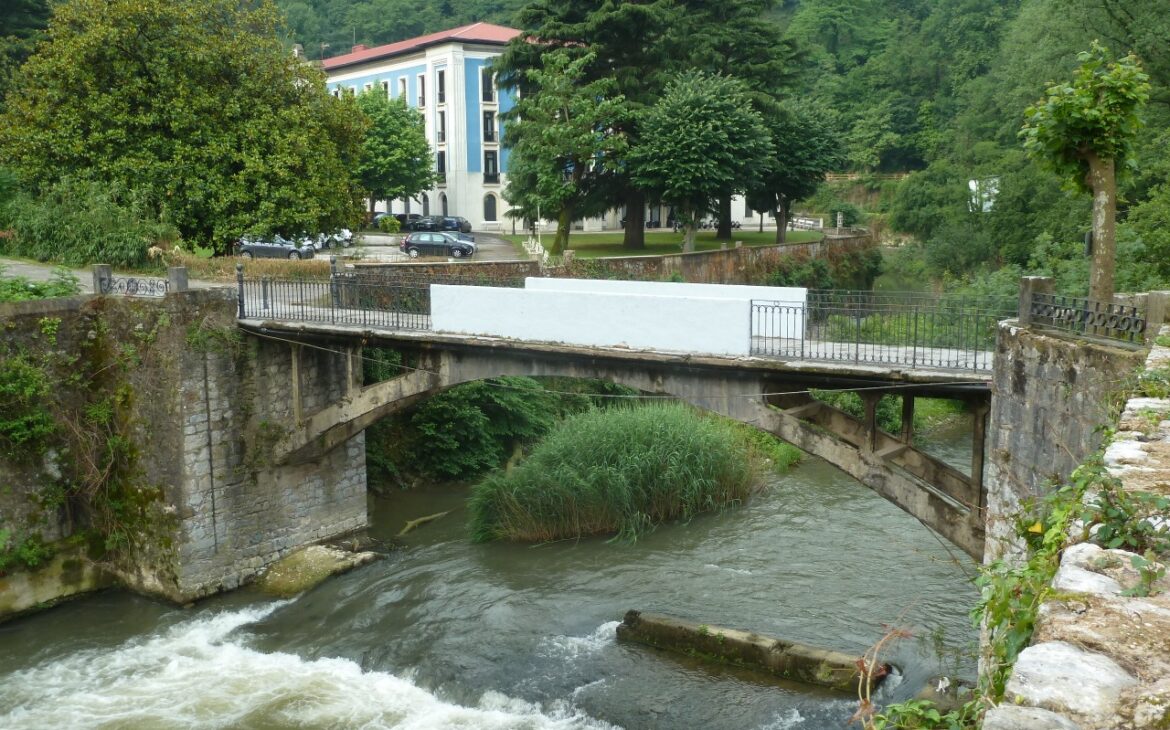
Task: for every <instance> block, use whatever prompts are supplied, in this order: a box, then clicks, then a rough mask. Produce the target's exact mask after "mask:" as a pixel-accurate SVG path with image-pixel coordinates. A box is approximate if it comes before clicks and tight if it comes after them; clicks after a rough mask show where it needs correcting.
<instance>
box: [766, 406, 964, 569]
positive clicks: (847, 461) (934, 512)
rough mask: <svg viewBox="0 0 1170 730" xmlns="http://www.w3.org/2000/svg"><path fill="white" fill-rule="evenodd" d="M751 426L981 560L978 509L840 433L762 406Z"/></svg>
mask: <svg viewBox="0 0 1170 730" xmlns="http://www.w3.org/2000/svg"><path fill="white" fill-rule="evenodd" d="M749 423H752V425H754V426H756V427H758V428H762V429H764V430H766V431H770V432H771V433H773V434H775V435H777V436H779V437H780V438H782V439H784V440H785V441H787V442H789V443H790V444H792V445H793V446H795V447H797V448H798V449H800V450H802V451H806V452H808V453H810V454H812V455H814V456H819V457H821V458H822V459H824V460H825V461H828V462H829V463H830V464H833V465H834V466H836V467H837V468H838V469H840V470H841V471H843V472H845V473H846V474H848V475H850V476H851V477H853V478H854V479H856V480H857V481H859V482H861V483H862V484H864V485H865V486H867V487H869V488H870V489H872V490H874V491H875V492H877V493H878V494H880V495H882V496H883V497H885V498H886V499H888V500H890V501H891V502H893V503H894V504H896V505H897V506H898V507H900V508H902V509H903V510H904V511H906V512H908V513H910V514H911V515H913V516H914V517H915V518H917V519H918V520H919V521H920V522H922V523H923V524H925V525H926V526H927V527H929V528H930V529H932V530H934V531H935V532H937V533H938V534H940V535H942V536H943V537H945V538H946V539H947V540H950V541H951V542H952V543H954V544H955V545H957V546H958V547H959V548H960V549H962V550H963V552H965V553H967V554H968V555H970V556H971V557H973V558H975V559H976V560H982V559H983V518H982V515H981V513H980V512H979V511H978V510H969V509H968V508H967V507H966V506H965V505H963V504H961V503H959V502H957V501H955V500H954V499H951V498H950V497H948V496H946V495H945V494H943V493H942V492H940V491H938V490H936V489H935V488H934V487H932V486H931V485H929V484H927V483H925V482H924V481H922V480H920V479H917V478H915V477H913V476H912V475H910V474H908V473H906V472H904V471H903V470H901V469H896V468H893V467H892V466H891V465H890V464H889V463H887V461H886V460H885V459H883V458H881V457H880V456H878V455H877V454H873V453H866V452H864V451H862V450H861V449H859V448H858V447H856V446H854V445H852V444H850V443H847V442H845V441H843V440H841V439H840V438H839V437H838V435H837V434H831V433H829V432H828V431H826V430H823V429H821V428H819V427H817V426H815V425H813V424H810V423H807V422H805V421H802V420H800V419H799V418H793V417H792V416H789V415H788V414H786V413H784V412H783V411H780V410H777V409H774V408H767V407H764V406H761V407H760V412H759V413H758V415H757V416H756V418H755V419H754V420H752V421H749ZM909 451H910V450H908V452H909ZM908 452H903V453H908Z"/></svg>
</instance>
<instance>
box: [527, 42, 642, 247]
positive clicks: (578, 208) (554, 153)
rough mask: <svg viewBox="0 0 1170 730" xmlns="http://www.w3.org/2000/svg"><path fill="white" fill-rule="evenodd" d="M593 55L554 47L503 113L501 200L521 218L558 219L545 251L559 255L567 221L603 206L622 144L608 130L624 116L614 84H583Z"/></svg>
mask: <svg viewBox="0 0 1170 730" xmlns="http://www.w3.org/2000/svg"><path fill="white" fill-rule="evenodd" d="M595 60H596V57H595V55H594V54H592V53H584V54H580V53H577V54H573V53H571V52H570V51H569V50H568V49H563V48H562V49H558V50H555V51H552V52H550V53H547V54H545V55H544V56H543V57H542V58H541V61H540V62H541V64H542V65H541V67H538V68H530V69H527V70H526V71H525V72H524V75H525V81H526V87H527V88H529V89H531V92H530V93H527V94H524V95H523V96H521V97H520V99H519V100H517V102H516V106H515V107H514V108H513V109H512V111H510V112H509V113H508V116H507V123H508V133H507V135H505V137H504V144H505V146H507V147H509V148H511V150H512V155H511V157H510V158H509V163H508V186H507V188H506V189H505V191H504V196H505V197H506V198H507V199H508V201H509V202H510V203H511V204H512V205H513V206H517V207H518V208H519V209H520V212H521V213H522V214H523V215H524V217H526V218H529V219H532V220H535V219H536V218H537V217H538V211H539V214H540V216H543V217H546V218H555V219H556V220H557V233H556V238H555V240H554V243H553V248H552V252H553V253H555V254H560V253H563V252H564V250H565V248H566V247H567V244H568V239H569V229H570V226H571V224H572V222H573V221H574V220H577V219H579V218H581V217H583V216H585V215H596V214H599V213H602V212H604V210H605V209H606V208H607V207H609V206H608V203H607V202H606V200H605V197H604V195H603V194H602V191H603V188H604V186H605V184H606V182H607V181H608V180H609V178H611V177H612V176H613V174H614V173H615V172H617V171H619V170H620V166H621V160H622V157H623V155H624V154H625V152H626V150H627V147H628V144H627V141H626V137H625V135H623V134H620V133H615V132H614V131H613V130H615V129H616V128H618V127H620V126H621V125H622V123H623V122H624V121H625V118H626V117H628V116H629V113H630V112H629V110H628V108H627V105H626V103H625V98H624V97H623V96H622V95H621V94H620V93H618V92H617V90H616V89H617V84H616V82H615V81H614V80H613V79H609V78H604V79H597V80H593V81H587V80H586V71H587V68H588V67H589V66H590V65H591V64H593V63H594V62H595Z"/></svg>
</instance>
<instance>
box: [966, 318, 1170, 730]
mask: <svg viewBox="0 0 1170 730" xmlns="http://www.w3.org/2000/svg"><path fill="white" fill-rule="evenodd" d="M1162 333H1163V335H1164V336H1170V327H1163V328H1162ZM1146 368H1147V370H1154V369H1164V368H1170V348H1167V347H1164V346H1155V347H1154V348H1153V350H1152V351H1151V352H1150V354H1149V357H1148V358H1147V359H1146ZM1105 463H1106V467H1107V468H1108V470H1109V472H1110V474H1112V475H1113V476H1115V477H1117V478H1118V479H1119V480H1120V481H1121V484H1122V487H1123V488H1124V489H1126V490H1134V491H1146V492H1154V493H1157V494H1162V495H1168V496H1170V399H1167V398H1145V397H1135V398H1130V399H1129V401H1128V402H1127V403H1126V405H1125V410H1124V412H1123V413H1122V416H1121V420H1120V422H1119V424H1118V431H1117V433H1116V434H1115V436H1114V437H1113V439H1112V441H1111V443H1110V444H1109V446H1108V448H1107V449H1106V451H1105ZM1132 557H1133V556H1132V555H1131V554H1130V553H1127V552H1125V551H1123V550H1103V549H1102V548H1100V547H1097V546H1096V545H1093V544H1089V543H1081V544H1077V545H1073V546H1071V547H1068V548H1066V549H1065V550H1064V553H1063V555H1062V556H1061V563H1060V568H1059V570H1058V571H1057V574H1056V577H1055V578H1054V579H1053V582H1052V589H1053V592H1052V597H1051V598H1050V599H1049V600H1048V601H1047V602H1046V603H1044V605H1043V606H1041V608H1040V613H1039V617H1038V619H1037V626H1036V632H1035V634H1034V635H1033V638H1032V645H1031V646H1029V647H1028V648H1027V649H1025V650H1024V651H1023V652H1021V653H1020V656H1019V659H1018V660H1017V661H1016V664H1015V667H1014V669H1013V671H1012V675H1011V677H1010V679H1009V680H1008V683H1007V688H1006V691H1005V693H1004V697H1005V704H1003V705H1001V706H1000V707H997V708H995V709H993V710H991V711H990V712H988V714H987V716H986V718H985V720H984V724H983V730H1050V729H1051V730H1078V729H1079V730H1107V729H1113V728H1127V729H1132V730H1144V729H1145V728H1150V729H1151V730H1153V729H1155V728H1166V727H1170V580H1167V579H1166V578H1165V577H1163V578H1160V579H1159V580H1157V581H1156V582H1155V583H1154V585H1153V590H1152V591H1150V592H1151V593H1152V595H1150V596H1145V597H1138V596H1133V597H1127V596H1124V595H1122V594H1123V593H1124V592H1126V589H1131V588H1132V587H1133V586H1135V585H1136V584H1137V583H1138V582H1139V573H1138V571H1137V570H1136V569H1135V568H1134V567H1133V565H1132V562H1131V559H1132Z"/></svg>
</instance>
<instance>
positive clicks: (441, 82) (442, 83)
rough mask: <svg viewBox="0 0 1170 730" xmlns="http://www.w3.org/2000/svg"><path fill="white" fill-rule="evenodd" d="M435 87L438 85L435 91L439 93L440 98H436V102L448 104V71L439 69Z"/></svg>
mask: <svg viewBox="0 0 1170 730" xmlns="http://www.w3.org/2000/svg"><path fill="white" fill-rule="evenodd" d="M435 87H436V88H435V93H436V94H438V95H439V98H438V99H436V100H435V103H436V104H446V103H447V72H446V71H439V72H438V73H437V74H435Z"/></svg>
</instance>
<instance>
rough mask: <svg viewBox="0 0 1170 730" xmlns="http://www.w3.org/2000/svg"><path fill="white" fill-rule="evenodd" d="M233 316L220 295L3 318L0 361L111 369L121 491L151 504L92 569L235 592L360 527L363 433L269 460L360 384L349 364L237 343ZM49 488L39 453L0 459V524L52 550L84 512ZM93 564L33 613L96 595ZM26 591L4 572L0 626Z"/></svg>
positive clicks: (70, 574) (105, 303)
mask: <svg viewBox="0 0 1170 730" xmlns="http://www.w3.org/2000/svg"><path fill="white" fill-rule="evenodd" d="M235 311H236V310H235V293H234V292H233V291H230V290H203V291H189V292H183V293H179V294H170V295H167V296H166V297H165V298H164V299H131V298H120V297H74V298H68V299H54V300H45V301H38V302H26V303H20V304H6V305H0V323H2V332H3V337H4V348H3V349H0V359H3V358H10V357H15V356H17V353H20V352H23V353H27V354H28V357H29V359H30V361H32V362H34V363H42V362H44V363H51V362H56V361H59V360H61V359H62V358H66V359H67V358H71V357H77V358H79V360H78V361H77V363H78V364H77V366H76V370H77V371H78V372H89V371H90V370H93V369H95V368H96V369H98V370H99V371H101V370H102V367H101V366H103V365H104V364H105V363H106V362H107V361H108V362H110V363H113V365H111V366H110V367H108V368H106V369H105V370H104V374H103V375H102V376H101V377H102V378H104V379H106V380H104V381H103V382H104V385H103V387H108V388H111V389H114V388H116V389H118V392H120V393H122V394H123V395H122V397H123V401H122V402H124V403H125V404H126V405H125V406H124V412H122V414H121V415H120V416H119V417H120V418H125V419H126V423H128V424H129V431H128V432H127V433H128V435H129V438H130V440H131V442H132V444H131V449H132V452H133V453H134V454H135V457H134V460H133V465H134V473H133V475H132V476H130V477H128V478H129V479H132V480H133V481H132V484H133V485H134V488H135V489H136V490H141V493H142V494H150V493H152V492H153V491H156V490H157V491H158V492H160V494H161V497H160V498H159V499H157V500H151V501H149V502H148V503H146V504H145V505H144V506H143V510H144V512H143V514H144V515H145V516H144V517H142V518H139V519H138V521H137V523H135V524H132V525H129V524H128V525H127V526H126V527H127V528H128V529H130V530H131V532H132V534H131V535H130V545H129V546H128V547H127V546H123V547H122V549H121V550H120V551H119V554H118V557H117V558H116V559H112V560H111V559H110V557H109V556H105V557H102V558H101V560H100V567H101V568H103V569H104V570H105V571H107V572H108V573H110V574H112V575H113V576H114V577H115V578H116V579H117V580H118V581H119V582H121V583H122V584H124V585H126V586H128V587H131V588H133V589H135V590H139V591H141V592H144V593H149V594H153V595H160V596H163V597H166V598H169V599H171V600H174V601H178V602H186V601H189V600H191V599H193V598H198V597H200V596H205V595H209V594H211V593H214V592H217V591H220V590H225V589H231V588H235V587H236V586H238V585H240V584H241V583H243V582H246V581H248V580H249V579H251V578H252V577H253V576H254V575H256V574H257V573H258V572H259V571H260V570H262V569H263V568H264V567H265V566H266V565H268V564H270V563H272V562H274V561H276V560H278V559H279V558H280V557H282V556H283V555H285V554H286V553H288V552H289V551H291V550H293V549H295V548H297V547H300V546H303V545H306V544H309V543H313V542H317V541H320V540H325V539H329V538H332V537H335V536H338V535H341V534H344V533H347V532H352V531H354V530H357V529H361V528H363V527H365V524H366V480H365V475H366V472H365V448H364V446H365V445H364V437H363V435H362V434H358V435H356V436H354V437H353V438H351V439H349V440H348V441H347V442H346V443H344V444H343V445H341V446H339V447H338V448H336V449H334V450H332V451H330V452H328V453H326V454H324V455H323V456H322V457H321V459H320V460H319V461H316V462H313V463H309V464H300V465H289V466H280V467H275V466H272V465H271V463H270V455H271V451H272V446H273V444H274V443H275V441H276V440H278V439H279V437H280V436H281V435H282V434H283V433H284V432H285V430H287V429H289V428H295V427H296V423H297V421H298V420H299V418H301V417H302V416H304V415H306V414H308V413H311V412H312V411H313V410H315V409H318V408H321V407H324V406H325V405H326V404H327V403H330V402H332V401H334V400H336V399H337V398H339V397H341V396H342V394H343V393H344V392H345V391H346V390H347V388H350V387H355V386H357V385H359V384H360V381H359V378H360V370H359V365H358V360H357V359H356V358H351V357H349V356H348V355H346V354H335V353H332V352H324V351H321V350H316V349H311V348H304V349H301V350H294V349H293V348H292V347H291V346H289V345H288V344H287V343H280V342H271V341H266V340H259V339H248V340H245V339H244V338H243V337H241V336H240V333H239V331H238V329H237V327H236V318H235ZM294 362H295V363H296V366H295V367H294ZM95 363H96V364H97V365H95ZM109 379H112V380H109ZM59 385H60V387H61V388H62V389H63V390H65V391H68V389H69V388H70V387H71V386H70V385H69V384H68V383H67V382H62V383H60V384H59ZM78 397H82V396H80V395H79V396H78ZM81 420H84V419H83V418H82V419H81ZM79 427H80V428H81V429H82V431H87V430H91V429H92V430H94V431H97V430H98V429H97V428H96V427H89V426H86V425H85V424H84V423H80V425H79ZM60 477H61V464H60V462H59V456H54V454H53V453H52V452H51V451H50V452H49V453H48V454H47V455H46V456H45V457H44V458H43V459H38V460H31V461H30V460H28V459H6V458H4V457H3V455H2V454H0V485H2V486H3V487H4V488H3V489H0V526H2V527H5V528H6V529H13V528H18V531H19V532H20V534H21V535H29V534H39V535H40V536H41V537H42V538H43V539H44V540H46V541H48V542H55V541H59V540H62V539H64V538H68V537H69V536H70V534H71V531H73V530H75V529H83V528H85V527H86V526H87V525H86V524H85V520H84V515H76V514H74V515H70V513H69V512H68V511H67V510H66V509H65V507H64V506H63V505H62V506H49V507H45V506H44V505H43V503H42V499H41V496H42V495H43V494H44V493H45V489H46V488H51V487H52V485H53V484H54V483H55V481H56V480H57V479H59V478H60ZM71 559H72V560H75V561H76V560H82V561H85V560H89V561H92V559H93V556H92V555H91V556H89V557H88V558H87V557H86V556H85V555H80V556H75V557H73V558H71ZM92 565H93V564H92V562H90V563H87V565H86V566H82V568H83V569H82V568H76V567H70V568H69V569H68V570H57V572H58V573H60V575H61V576H62V580H60V581H56V582H55V583H56V585H57V587H56V588H53V587H52V586H51V585H49V583H53V581H47V578H46V579H45V580H40V579H38V580H39V582H38V586H39V587H38V589H37V592H36V596H37V602H38V603H41V602H44V601H46V600H50V599H48V598H46V596H48V595H50V594H55V597H63V596H67V595H70V594H71V593H75V592H78V591H82V590H85V589H87V588H92V587H95V586H97V585H101V584H102V581H101V580H99V579H96V578H93V576H92V571H91V570H90V568H91V567H92ZM66 567H69V566H66ZM20 570H21V571H23V569H20ZM40 572H43V571H40ZM46 575H48V574H47V573H46ZM79 576H80V577H83V578H84V580H82V579H80V578H78V577H79ZM49 577H51V576H49ZM74 578H78V579H77V580H74ZM46 581H47V582H46ZM28 585H29V583H28V576H27V575H24V574H22V573H21V572H17V571H15V570H14V571H13V572H11V573H10V574H9V575H7V576H5V575H2V574H0V619H2V618H3V617H4V615H5V614H9V613H13V612H18V611H20V610H24V609H25V608H28V607H29V606H25V605H24V604H23V603H21V602H20V601H19V600H9V599H12V598H13V596H17V594H22V593H27V592H28V589H27V586H28ZM22 586H23V587H22Z"/></svg>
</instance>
